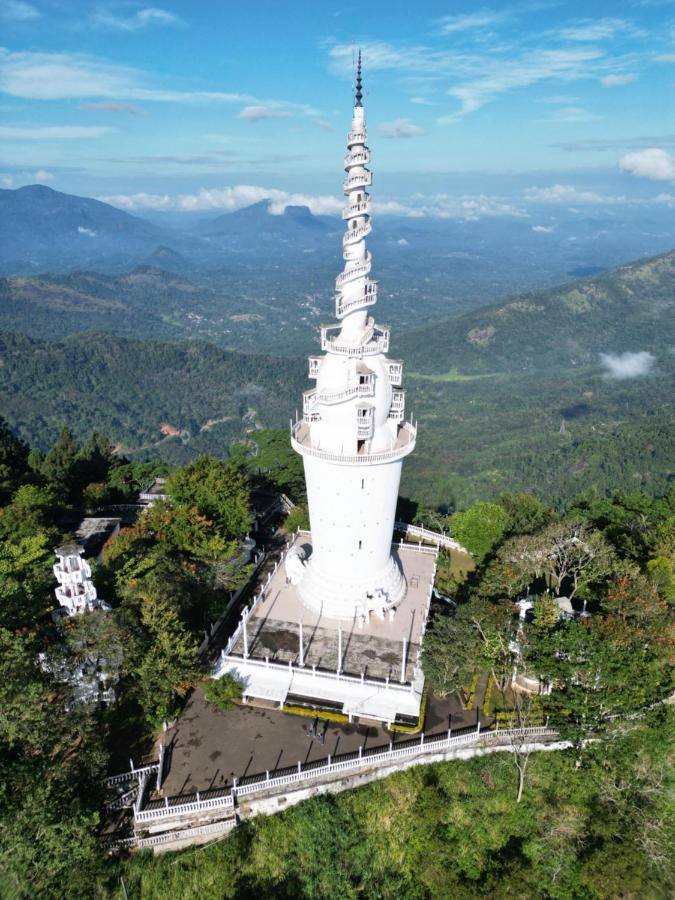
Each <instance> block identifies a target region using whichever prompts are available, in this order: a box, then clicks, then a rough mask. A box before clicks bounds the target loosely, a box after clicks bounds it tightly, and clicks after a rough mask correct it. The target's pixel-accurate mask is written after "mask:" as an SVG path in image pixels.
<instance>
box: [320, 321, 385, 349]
mask: <svg viewBox="0 0 675 900" xmlns="http://www.w3.org/2000/svg"><path fill="white" fill-rule="evenodd" d="M336 328H339V325H330V326H322V327H321V349H322V350H325V351H327V352H328V353H339V354H340V355H343V356H374V355H375V354H377V353H386V352H387V350H389V329H388V328H387V327H386V326H382V325H378V332H379V333H377V334H374V335H373V336H372V337H371V338H369V340H368V342H367V343H365V342H364V343H363V344H342V343H339V344H338V343H336V340H339V336H337V337H330V336H329V331H330V330H331V329H336Z"/></svg>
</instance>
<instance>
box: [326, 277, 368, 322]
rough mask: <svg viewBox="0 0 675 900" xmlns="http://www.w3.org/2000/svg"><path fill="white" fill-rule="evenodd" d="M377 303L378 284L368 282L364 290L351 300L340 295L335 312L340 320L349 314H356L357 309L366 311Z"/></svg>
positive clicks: (336, 301)
mask: <svg viewBox="0 0 675 900" xmlns="http://www.w3.org/2000/svg"><path fill="white" fill-rule="evenodd" d="M376 303H377V282H376V281H370V280H367V281H366V282H365V284H364V285H363V290H362V291H361V292H360V293H359V294H358V295H357V296H356V297H352V298H351V299H349V300H345V299H343V297H342V294H338V295H337V296H336V298H335V312H336V315H337V317H338V319H341V318H342V317H343V316H346V315H347V313H348V312H354V310H357V309H366V308H367V307H368V306H374V305H375V304H376Z"/></svg>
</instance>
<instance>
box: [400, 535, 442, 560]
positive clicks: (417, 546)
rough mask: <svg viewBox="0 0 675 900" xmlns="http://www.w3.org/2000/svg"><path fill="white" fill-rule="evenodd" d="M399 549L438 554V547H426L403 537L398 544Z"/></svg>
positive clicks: (432, 554) (431, 554)
mask: <svg viewBox="0 0 675 900" xmlns="http://www.w3.org/2000/svg"><path fill="white" fill-rule="evenodd" d="M395 546H398V548H399V550H413V551H414V552H415V553H427V554H429V555H430V556H438V547H425V546H424V544H408V543H406V542H405V541H404V540H403V539H401V540H400V541H399V542H398V544H397V545H395Z"/></svg>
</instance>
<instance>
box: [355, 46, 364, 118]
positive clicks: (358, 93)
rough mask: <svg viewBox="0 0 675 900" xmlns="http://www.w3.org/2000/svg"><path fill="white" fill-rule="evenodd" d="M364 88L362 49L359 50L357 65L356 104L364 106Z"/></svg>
mask: <svg viewBox="0 0 675 900" xmlns="http://www.w3.org/2000/svg"><path fill="white" fill-rule="evenodd" d="M362 100H363V89H362V85H361V51H360V50H359V61H358V64H357V66H356V103H355V106H363V103H362V102H361V101H362Z"/></svg>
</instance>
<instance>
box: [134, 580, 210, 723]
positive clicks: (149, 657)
mask: <svg viewBox="0 0 675 900" xmlns="http://www.w3.org/2000/svg"><path fill="white" fill-rule="evenodd" d="M141 622H142V624H143V626H144V628H145V629H146V631H147V633H148V636H149V645H148V648H147V651H146V652H145V654H144V656H143V659H142V661H141V663H140V665H139V667H138V669H137V672H136V674H137V676H138V682H139V690H140V697H141V703H142V706H143V708H144V710H145V713H146V717H147V719H148V722H149V723H150V724H151V725H152V726H154V727H157V726H158V725H160V724H161V722H162V721H163V720H164V719H166V718H169V716H170V714H171V712H172V710H173V708H174V705H175V700H176V698H179V697H184V696H185V694H186V693H187V691H188V690H189V689H190V688H191V687H193V686H194V684H195V683H196V682H197V681H198V680H199V678H200V675H201V668H200V665H199V662H198V660H197V651H198V645H197V641H196V640H195V639H194V638H193V637H192V635H191V634H190V633H189V632H188V631H187V630H186V628H185V626H184V625H183V624H182V622H181V621H180V619H179V618H178V615H177V613H176V611H175V609H173V608H172V606H171V605H170V604H169V603H167V602H166V600H165V599H164V598H163V596H162V595H161V594H160V593H159V592H158V593H150V592H148V593H147V594H146V595H145V596H144V597H143V601H142V605H141Z"/></svg>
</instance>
